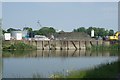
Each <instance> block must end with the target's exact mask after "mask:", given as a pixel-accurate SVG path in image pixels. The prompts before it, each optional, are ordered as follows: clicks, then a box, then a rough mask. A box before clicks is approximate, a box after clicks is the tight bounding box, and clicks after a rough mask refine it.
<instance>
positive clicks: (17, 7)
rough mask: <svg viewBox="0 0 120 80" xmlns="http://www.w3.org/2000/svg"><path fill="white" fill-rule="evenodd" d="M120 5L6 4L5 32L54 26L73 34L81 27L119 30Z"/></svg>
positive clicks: (4, 16)
mask: <svg viewBox="0 0 120 80" xmlns="http://www.w3.org/2000/svg"><path fill="white" fill-rule="evenodd" d="M117 4H118V3H117V2H3V3H2V19H3V25H2V27H3V29H5V30H6V29H8V28H10V27H12V28H16V29H22V28H23V27H27V26H28V27H31V28H33V29H34V30H36V29H40V28H41V27H40V26H39V25H38V23H37V21H38V20H39V21H40V24H41V25H42V27H45V26H52V27H54V28H55V29H57V30H64V31H66V32H70V31H72V30H73V29H76V28H79V27H85V28H88V27H90V26H93V27H102V28H106V29H113V30H115V31H117V30H118V5H117Z"/></svg>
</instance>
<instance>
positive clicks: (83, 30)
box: [73, 27, 86, 32]
mask: <svg viewBox="0 0 120 80" xmlns="http://www.w3.org/2000/svg"><path fill="white" fill-rule="evenodd" d="M73 32H86V29H85V28H84V27H80V28H77V29H74V30H73Z"/></svg>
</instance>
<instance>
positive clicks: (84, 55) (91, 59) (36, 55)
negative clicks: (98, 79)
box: [3, 50, 118, 78]
mask: <svg viewBox="0 0 120 80" xmlns="http://www.w3.org/2000/svg"><path fill="white" fill-rule="evenodd" d="M117 54H118V53H117V52H114V51H112V52H111V51H104V52H103V51H101V52H97V51H94V52H93V51H86V50H77V51H74V50H68V51H67V50H66V51H64V50H61V51H59V50H58V51H57V50H56V51H49V50H48V51H46V50H44V51H41V50H37V51H3V78H33V77H35V76H37V77H40V78H48V77H50V76H51V75H52V74H56V73H60V74H64V75H67V74H68V72H70V71H74V70H82V69H88V68H93V67H95V66H97V65H100V64H105V63H108V62H109V63H110V62H114V61H117V60H118V55H117Z"/></svg>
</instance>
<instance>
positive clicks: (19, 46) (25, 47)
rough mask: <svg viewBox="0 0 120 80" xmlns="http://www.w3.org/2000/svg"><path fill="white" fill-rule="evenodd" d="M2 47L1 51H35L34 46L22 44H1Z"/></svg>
mask: <svg viewBox="0 0 120 80" xmlns="http://www.w3.org/2000/svg"><path fill="white" fill-rule="evenodd" d="M2 47H3V50H35V49H36V47H35V46H32V45H28V44H25V43H23V42H18V43H10V44H5V43H3V45H2Z"/></svg>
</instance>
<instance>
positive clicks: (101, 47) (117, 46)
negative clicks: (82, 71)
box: [91, 44, 120, 50]
mask: <svg viewBox="0 0 120 80" xmlns="http://www.w3.org/2000/svg"><path fill="white" fill-rule="evenodd" d="M91 50H120V44H111V45H109V46H105V45H98V46H92V47H91Z"/></svg>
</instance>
